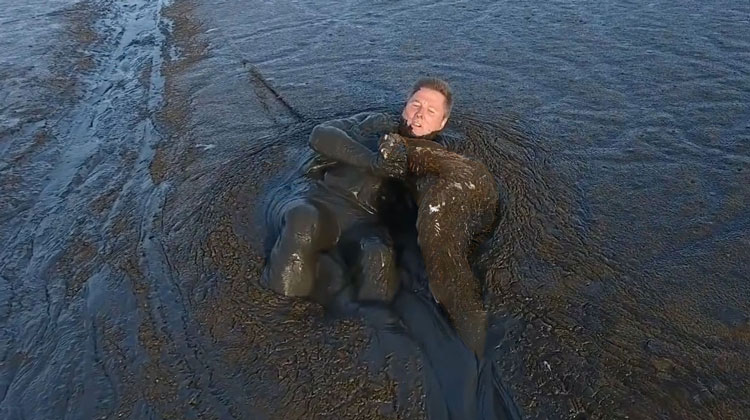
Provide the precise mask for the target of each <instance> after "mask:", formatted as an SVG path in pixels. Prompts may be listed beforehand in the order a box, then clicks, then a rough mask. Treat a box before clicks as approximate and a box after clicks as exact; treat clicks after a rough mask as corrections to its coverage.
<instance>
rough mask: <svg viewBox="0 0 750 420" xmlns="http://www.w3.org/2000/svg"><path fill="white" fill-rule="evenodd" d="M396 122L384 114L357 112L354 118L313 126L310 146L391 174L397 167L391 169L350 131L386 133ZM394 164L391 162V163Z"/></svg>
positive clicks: (326, 155)
mask: <svg viewBox="0 0 750 420" xmlns="http://www.w3.org/2000/svg"><path fill="white" fill-rule="evenodd" d="M391 129H393V125H392V124H391V122H390V118H388V117H387V116H386V115H384V114H369V113H362V114H357V115H355V116H353V117H351V118H345V119H341V120H333V121H328V122H325V123H322V124H319V125H317V126H315V128H313V131H312V133H311V134H310V147H311V148H312V149H313V150H315V151H316V152H318V153H319V154H321V155H322V156H324V157H326V158H328V159H331V160H334V161H336V162H341V163H345V164H348V165H351V166H355V167H358V168H362V169H367V170H370V171H372V172H373V173H376V174H378V175H384V176H388V175H390V172H392V171H394V170H398V168H391V167H389V165H388V162H387V161H386V159H384V157H383V156H381V155H380V154H379V153H377V152H374V151H372V150H370V149H368V148H367V147H366V146H365V145H363V144H362V143H360V142H358V141H357V140H355V139H354V138H352V136H350V135H349V133H351V132H354V131H355V130H359V132H360V133H363V134H364V133H365V132H367V133H372V132H376V131H382V132H387V131H390V130H391ZM391 166H392V165H391Z"/></svg>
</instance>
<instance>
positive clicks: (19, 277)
mask: <svg viewBox="0 0 750 420" xmlns="http://www.w3.org/2000/svg"><path fill="white" fill-rule="evenodd" d="M1 4H2V6H3V9H2V10H3V11H2V13H0V34H2V36H0V45H2V50H0V54H1V55H0V59H1V60H2V61H3V62H4V63H8V64H7V65H4V66H3V67H2V68H0V76H1V77H0V83H2V85H1V87H2V90H1V92H2V93H0V226H1V228H0V243H1V244H2V248H1V249H0V326H2V329H0V417H1V418H9V419H21V418H123V417H125V418H425V417H428V416H429V417H430V418H449V416H453V417H454V418H462V417H463V418H466V413H472V414H471V415H476V416H477V417H484V418H502V416H504V415H505V416H507V417H521V418H575V419H584V418H621V417H630V418H738V419H739V418H746V417H747V416H748V414H750V405H748V402H747V399H746V390H747V389H748V387H750V365H749V364H748V363H747V359H746V357H747V354H748V353H749V352H750V304H749V303H748V302H750V287H749V286H748V284H749V283H748V282H749V281H750V268H748V265H747V262H746V261H747V257H748V255H747V253H748V249H750V243H749V240H748V238H750V232H749V231H750V214H749V213H748V210H747V203H748V202H750V187H748V185H750V169H748V168H749V166H748V163H750V148H749V145H750V123H748V121H750V105H749V104H750V85H749V83H750V82H748V80H750V79H748V74H749V73H750V64H749V63H750V40H748V38H747V35H746V32H747V31H746V29H747V25H749V24H750V21H748V16H750V10H748V6H747V5H742V4H739V5H738V4H736V3H735V2H714V3H711V4H710V5H706V4H703V3H698V2H669V1H665V2H655V3H654V2H652V3H644V4H633V3H631V2H610V1H607V2H597V3H591V4H588V3H575V2H555V3H552V4H549V5H545V6H534V5H529V4H525V3H519V4H509V3H508V4H506V3H491V2H450V3H448V2H434V3H433V2H419V1H408V2H399V3H390V2H375V3H364V2H344V3H341V2H314V3H313V2H285V1H281V2H268V3H266V2H258V3H256V2H252V3H251V4H248V3H245V2H237V1H232V0H226V1H220V2H216V3H210V4H209V3H204V2H201V1H197V0H190V1H179V0H177V1H175V2H173V3H166V2H141V1H137V0H136V1H131V2H110V1H83V2H62V1H53V2H33V1H32V2H26V3H24V4H15V3H13V4H11V3H9V2H2V3H1ZM427 17H429V19H427ZM32 22H33V23H32ZM423 73H432V74H437V75H440V76H443V77H446V78H447V79H448V80H450V81H451V82H452V83H453V86H454V89H455V90H456V93H457V103H456V105H455V110H456V112H455V114H454V116H453V119H452V121H451V123H450V132H451V136H450V139H451V142H450V149H451V150H454V151H457V152H459V153H462V154H466V155H469V156H471V157H472V158H475V159H477V160H480V161H482V162H483V163H485V165H486V166H487V167H488V168H489V169H490V171H491V172H492V173H493V174H494V175H495V177H496V179H497V181H498V185H499V187H500V190H501V192H500V206H499V209H498V217H497V220H496V223H495V225H494V226H495V228H494V231H493V232H492V233H491V234H490V235H488V239H487V241H486V242H485V243H484V244H482V245H481V246H479V247H478V248H477V250H476V251H475V252H474V253H473V254H472V256H471V258H470V261H471V262H472V265H473V269H474V272H475V274H476V275H477V277H478V278H479V279H480V281H481V283H482V286H483V288H484V291H485V305H486V306H487V308H488V309H489V312H490V319H489V323H490V326H489V330H488V347H487V349H488V350H487V352H486V360H485V362H484V363H483V364H482V365H481V366H479V368H477V367H476V366H475V365H474V362H473V360H472V359H470V358H469V351H468V350H467V349H466V348H465V347H464V346H462V344H461V343H460V340H458V339H457V338H456V336H455V333H453V332H451V331H450V329H446V328H445V322H444V320H443V319H442V318H441V316H440V314H439V313H438V312H437V311H436V309H435V306H434V304H433V303H432V302H430V301H429V299H427V298H426V295H425V293H424V290H423V289H424V285H423V284H419V282H416V283H413V284H412V283H407V284H406V287H405V292H404V293H400V294H399V296H398V297H397V299H396V301H395V302H394V303H393V305H392V306H391V307H389V308H382V307H362V308H358V309H357V315H352V314H348V315H336V314H326V313H324V311H323V310H322V309H321V308H320V307H319V306H318V305H315V304H312V303H307V302H304V301H299V300H294V299H285V298H281V297H279V296H276V295H275V294H273V293H270V292H268V291H266V290H264V289H263V288H261V287H259V286H258V285H257V280H258V278H259V276H260V273H261V270H262V267H263V264H264V257H265V249H264V239H265V237H266V234H267V232H266V231H265V226H264V225H263V223H262V216H261V215H262V209H263V206H264V204H265V203H266V202H267V200H268V197H267V194H268V191H272V190H273V188H275V187H277V186H278V185H279V183H280V182H284V180H285V179H287V178H286V177H287V176H288V175H289V174H290V173H293V170H294V168H295V167H296V165H297V163H298V162H299V160H300V159H301V158H303V157H304V154H305V153H306V146H305V142H306V140H307V134H308V133H309V131H310V129H311V128H312V127H313V125H314V124H315V123H316V122H319V121H322V120H325V119H331V118H336V117H342V116H348V115H352V114H355V113H357V112H360V111H365V110H385V111H397V110H398V108H399V106H400V105H401V103H402V100H403V96H404V95H403V93H404V92H405V91H406V89H408V87H409V86H410V84H411V82H412V81H413V79H414V78H416V77H417V76H418V75H420V74H423ZM394 319H398V321H394Z"/></svg>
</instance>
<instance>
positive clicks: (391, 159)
mask: <svg viewBox="0 0 750 420" xmlns="http://www.w3.org/2000/svg"><path fill="white" fill-rule="evenodd" d="M406 158H407V156H406V144H405V143H404V140H403V139H402V138H401V136H399V135H398V134H386V135H384V136H383V137H382V138H381V139H380V141H379V142H378V152H377V153H376V154H375V157H374V158H373V161H372V164H371V166H370V167H371V169H372V171H373V173H375V174H376V175H378V176H382V177H394V178H400V177H403V176H404V175H405V174H406V168H407V167H406Z"/></svg>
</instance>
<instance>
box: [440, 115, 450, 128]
mask: <svg viewBox="0 0 750 420" xmlns="http://www.w3.org/2000/svg"><path fill="white" fill-rule="evenodd" d="M447 122H448V116H447V115H446V116H445V118H443V122H441V123H440V130H442V129H443V127H445V124H446V123H447Z"/></svg>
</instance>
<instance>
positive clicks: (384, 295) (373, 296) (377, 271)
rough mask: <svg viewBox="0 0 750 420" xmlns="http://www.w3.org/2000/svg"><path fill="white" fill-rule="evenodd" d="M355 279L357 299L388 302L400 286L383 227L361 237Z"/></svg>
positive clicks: (390, 245) (391, 251) (389, 242)
mask: <svg viewBox="0 0 750 420" xmlns="http://www.w3.org/2000/svg"><path fill="white" fill-rule="evenodd" d="M355 279H356V282H357V287H358V291H357V299H358V300H360V301H379V302H390V301H391V300H392V299H393V297H394V296H395V295H396V292H397V291H398V286H399V280H398V273H397V272H396V257H395V252H394V249H393V245H392V243H391V241H390V236H388V232H387V231H386V230H385V229H378V230H377V232H372V231H371V232H369V234H368V235H366V236H363V237H361V238H360V240H359V255H358V257H357V262H356V266H355Z"/></svg>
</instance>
